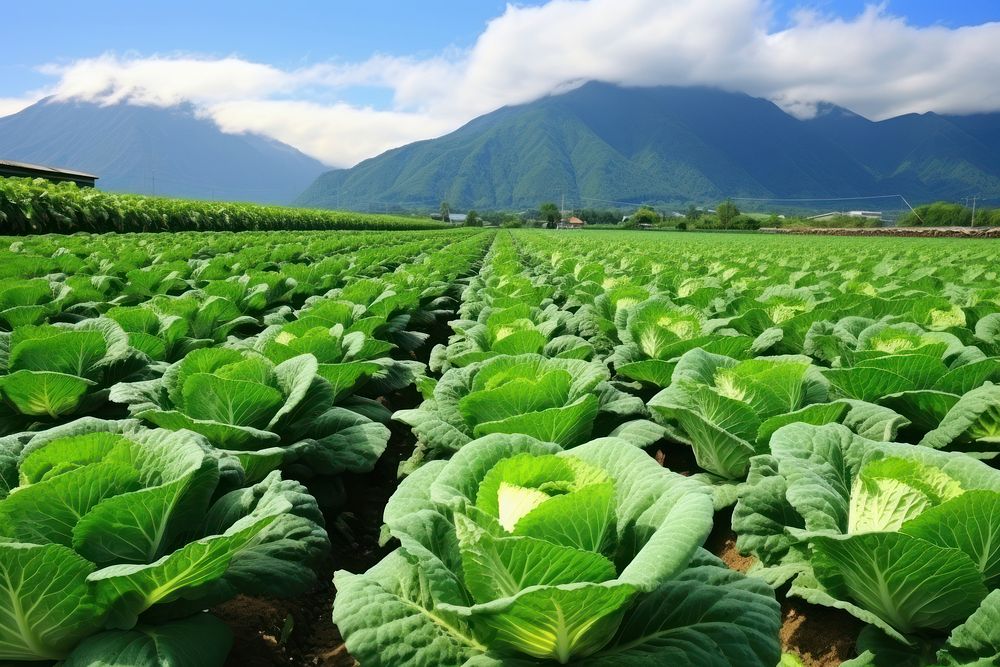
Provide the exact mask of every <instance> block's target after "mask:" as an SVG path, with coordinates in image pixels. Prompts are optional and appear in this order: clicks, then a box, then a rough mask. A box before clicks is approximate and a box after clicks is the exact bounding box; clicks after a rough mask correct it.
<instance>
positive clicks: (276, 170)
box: [0, 99, 327, 204]
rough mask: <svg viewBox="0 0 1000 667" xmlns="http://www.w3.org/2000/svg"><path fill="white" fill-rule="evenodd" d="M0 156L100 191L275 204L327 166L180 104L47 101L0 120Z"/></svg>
mask: <svg viewBox="0 0 1000 667" xmlns="http://www.w3.org/2000/svg"><path fill="white" fill-rule="evenodd" d="M0 158H3V159H10V160H19V161H22V162H34V163H38V164H45V165H52V166H57V167H64V168H67V169H74V170H79V171H86V172H91V173H94V174H97V175H98V176H99V177H100V178H99V180H98V181H97V186H98V187H99V188H100V189H102V190H113V191H122V192H136V193H142V194H160V195H171V196H176V197H190V198H198V199H220V200H232V201H256V202H262V203H281V204H287V203H289V202H291V201H292V199H294V198H295V196H296V195H298V194H299V193H301V192H302V189H303V188H305V187H306V186H307V185H309V183H310V182H311V181H312V180H313V179H315V178H316V177H317V176H318V175H319V174H321V173H322V172H323V171H325V170H326V169H327V167H326V166H324V165H323V164H322V163H321V162H319V161H317V160H314V159H312V158H310V157H308V156H306V155H304V154H303V153H300V152H299V151H298V150H296V149H294V148H292V147H291V146H289V145H287V144H283V143H281V142H280V141H275V140H273V139H269V138H266V137H262V136H259V135H254V134H226V133H224V132H222V131H221V130H220V129H219V128H218V127H217V126H216V125H215V123H213V122H212V121H211V120H208V119H204V118H199V117H197V116H196V115H195V113H194V111H193V109H191V108H190V107H188V106H179V107H172V108H158V107H141V106H134V105H129V104H115V105H109V106H101V105H98V104H92V103H87V102H77V101H68V102H57V101H53V100H50V99H47V100H42V101H40V102H38V103H36V104H34V105H32V106H30V107H28V108H27V109H24V110H23V111H20V112H19V113H16V114H14V115H12V116H7V117H4V118H0Z"/></svg>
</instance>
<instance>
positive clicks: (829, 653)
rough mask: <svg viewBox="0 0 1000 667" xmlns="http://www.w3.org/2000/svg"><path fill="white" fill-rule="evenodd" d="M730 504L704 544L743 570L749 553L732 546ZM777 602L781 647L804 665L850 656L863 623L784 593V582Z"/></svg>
mask: <svg viewBox="0 0 1000 667" xmlns="http://www.w3.org/2000/svg"><path fill="white" fill-rule="evenodd" d="M732 516H733V511H732V508H728V509H725V510H721V511H719V512H716V514H715V522H714V528H713V529H712V532H711V533H710V534H709V536H708V539H707V540H706V541H705V548H706V549H708V550H709V551H711V552H712V553H713V554H715V555H716V556H718V557H719V558H721V559H722V561H723V562H725V564H726V565H727V566H729V567H730V568H732V569H734V570H737V571H739V572H746V571H747V570H748V569H750V566H751V565H753V564H754V561H755V559H754V558H753V557H752V556H744V555H742V554H740V552H739V551H738V550H737V549H736V533H734V532H733V530H732V527H731V525H732ZM777 598H778V601H779V602H781V631H780V638H781V651H782V652H783V653H791V654H793V655H795V656H798V658H799V659H800V660H802V664H804V665H805V666H806V667H835V666H836V665H839V664H840V663H842V662H844V661H845V660H849V659H851V658H853V657H854V655H855V652H854V644H855V641H856V640H857V637H858V633H859V632H861V628H862V627H864V624H863V623H862V622H861V621H859V620H857V619H856V618H854V617H853V616H851V615H850V614H848V613H847V612H845V611H842V610H840V609H833V608H831V607H822V606H820V605H814V604H810V603H808V602H806V601H805V600H801V599H799V598H795V597H789V596H788V586H784V587H782V588H781V589H779V590H778V593H777Z"/></svg>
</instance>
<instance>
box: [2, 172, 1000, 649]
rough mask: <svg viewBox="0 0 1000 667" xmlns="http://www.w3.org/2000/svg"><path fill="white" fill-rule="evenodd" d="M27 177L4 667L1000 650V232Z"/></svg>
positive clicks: (8, 439) (6, 343)
mask: <svg viewBox="0 0 1000 667" xmlns="http://www.w3.org/2000/svg"><path fill="white" fill-rule="evenodd" d="M10 183H14V182H13V181H8V182H5V181H0V216H6V217H0V222H2V223H3V224H5V225H6V226H5V227H3V229H5V230H6V231H7V232H8V233H9V234H10V235H9V236H5V237H0V609H2V610H3V613H2V614H0V662H4V664H7V663H6V662H5V661H11V662H18V663H19V664H20V662H19V661H25V662H27V663H48V664H52V663H54V662H56V661H64V662H60V664H65V665H67V666H69V667H72V666H77V665H92V664H115V665H150V666H154V665H178V666H185V667H187V666H201V665H223V664H229V665H242V664H266V665H270V664H273V665H306V664H323V665H345V666H346V665H351V664H353V662H352V657H353V659H356V660H357V661H359V662H360V663H361V664H362V665H363V666H365V667H368V666H374V667H411V666H412V667H418V666H430V665H440V666H455V667H459V666H463V665H464V666H468V667H472V666H477V667H484V666H500V665H505V666H506V665H510V666H527V665H546V664H574V665H587V666H595V667H611V666H615V667H618V666H626V667H629V666H636V667H639V666H646V665H661V664H662V665H690V666H692V667H694V666H699V667H700V666H704V665H708V666H718V667H726V666H728V665H745V666H750V667H754V666H760V667H775V666H776V665H778V664H779V661H781V664H782V665H797V664H805V665H836V664H846V665H850V666H853V667H859V666H861V665H885V664H892V665H899V666H903V665H906V666H909V665H915V666H916V665H928V666H930V665H988V664H997V662H998V661H1000V592H998V591H997V588H998V585H1000V549H998V548H997V545H998V544H1000V470H997V468H996V465H995V463H996V460H997V459H996V456H997V454H998V453H1000V263H998V262H997V257H998V252H997V245H996V244H995V242H993V241H989V240H960V239H904V238H892V239H889V238H844V237H836V238H833V237H774V236H767V235H755V234H698V233H687V234H649V233H643V232H626V231H588V232H567V231H543V230H513V231H508V230H500V231H493V230H486V231H483V230H467V229H448V230H438V229H430V228H429V227H431V226H432V224H433V223H425V222H421V221H414V220H412V219H408V218H397V219H390V218H384V217H381V216H355V217H351V216H352V215H353V214H337V213H321V212H310V211H302V212H301V213H300V214H296V215H295V216H293V217H291V218H290V219H289V220H287V221H286V222H288V226H291V227H295V228H296V229H292V230H284V231H261V230H263V229H266V228H270V227H278V226H281V225H282V224H283V221H282V215H285V214H283V213H282V212H281V211H282V210H281V209H266V208H265V207H249V206H233V205H208V204H199V203H193V202H171V203H169V204H168V203H164V202H167V200H154V199H144V198H132V197H125V196H121V197H114V196H110V195H103V194H99V193H96V192H92V193H88V192H86V191H76V190H70V189H65V191H63V190H61V189H59V188H48V187H46V186H41V185H38V186H37V187H38V188H42V189H43V190H44V191H45V192H46V195H45V197H42V199H49V198H51V199H52V200H53V201H52V203H51V204H50V205H46V206H48V207H47V208H44V210H43V208H42V207H41V205H39V204H38V203H37V202H38V201H39V197H38V192H35V193H34V194H32V195H31V197H30V199H31V201H32V202H33V203H32V204H31V206H30V207H27V208H26V206H22V205H19V204H18V201H22V202H23V201H27V200H18V199H17V197H18V196H20V195H22V194H24V192H25V189H30V188H32V187H36V186H35V185H29V183H28V182H20V183H15V184H14V185H9V184H10ZM66 193H71V194H66ZM64 195H65V197H68V198H70V199H65V200H64V199H61V197H63V196H64ZM208 206H219V207H220V208H218V209H208V208H206V207H208ZM108 207H112V208H108ZM114 207H119V209H120V210H119V209H114ZM133 207H134V208H133ZM28 208H30V210H28ZM140 209H141V210H143V211H146V213H144V214H141V215H140V214H139V213H137V210H140ZM115 210H118V212H117V213H116V212H114V211H115ZM109 211H110V212H109ZM153 211H155V213H152V212H153ZM178 221H181V222H178ZM414 226H415V227H421V226H427V227H428V229H423V230H410V231H403V230H405V229H408V228H410V227H414ZM316 227H320V228H337V227H347V228H366V227H374V228H376V231H304V230H305V229H312V228H316ZM163 229H170V230H174V231H171V232H170V233H162V232H161V233H130V232H132V231H136V230H163ZM192 229H203V230H215V231H189V230H192ZM244 229H252V230H254V231H238V230H244ZM33 230H42V231H74V232H80V231H82V232H88V231H91V230H101V231H115V232H119V233H111V234H90V233H78V234H73V235H60V234H43V235H31V234H30V232H32V231H33ZM220 230H229V231H220ZM335 570H336V573H335V574H334V571H335ZM331 578H332V585H331ZM248 610H255V611H253V612H251V611H248ZM261 610H263V611H261ZM247 618H253V619H254V621H253V622H251V623H248V622H247ZM334 624H336V626H337V630H336V631H335V630H334V628H333V625H334ZM338 632H339V634H338ZM817 636H821V637H822V642H820V643H821V646H819V648H817V642H816V641H815V637H817ZM341 637H343V641H345V642H346V650H345V649H344V647H343V646H342V645H341V641H342V640H341V639H340V638H341ZM348 652H349V655H348ZM330 656H334V657H332V658H331V657H330Z"/></svg>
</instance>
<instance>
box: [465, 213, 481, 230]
mask: <svg viewBox="0 0 1000 667" xmlns="http://www.w3.org/2000/svg"><path fill="white" fill-rule="evenodd" d="M465 226H466V227H482V226H483V219H482V218H480V217H479V213H477V212H476V211H469V212H468V214H466V216H465Z"/></svg>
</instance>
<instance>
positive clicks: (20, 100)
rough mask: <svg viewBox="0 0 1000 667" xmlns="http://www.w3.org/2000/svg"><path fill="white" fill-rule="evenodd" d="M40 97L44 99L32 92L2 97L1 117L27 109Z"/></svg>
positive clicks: (0, 102)
mask: <svg viewBox="0 0 1000 667" xmlns="http://www.w3.org/2000/svg"><path fill="white" fill-rule="evenodd" d="M40 99H42V96H41V95H31V94H28V95H24V96H22V97H0V118H3V117H4V116H9V115H11V114H15V113H17V112H18V111H21V110H22V109H26V108H28V107H29V106H31V105H32V104H34V103H35V102H37V101H38V100H40Z"/></svg>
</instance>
